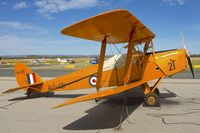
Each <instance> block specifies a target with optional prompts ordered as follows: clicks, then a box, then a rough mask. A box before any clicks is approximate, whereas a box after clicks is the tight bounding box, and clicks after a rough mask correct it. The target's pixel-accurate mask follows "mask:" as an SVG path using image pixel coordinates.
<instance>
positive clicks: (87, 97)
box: [53, 80, 145, 108]
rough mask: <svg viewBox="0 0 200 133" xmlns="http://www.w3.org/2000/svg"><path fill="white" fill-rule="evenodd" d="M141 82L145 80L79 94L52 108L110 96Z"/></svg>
mask: <svg viewBox="0 0 200 133" xmlns="http://www.w3.org/2000/svg"><path fill="white" fill-rule="evenodd" d="M143 83H145V81H142V80H140V81H136V82H134V83H131V84H128V85H123V86H118V87H116V88H112V89H108V90H104V91H101V92H96V93H93V94H88V95H84V96H80V97H77V98H73V99H70V100H67V101H65V102H64V103H62V104H59V105H57V106H55V107H53V108H59V107H62V106H65V105H69V104H74V103H78V102H83V101H87V100H91V99H95V98H102V97H106V96H110V95H115V94H118V93H121V92H124V91H127V90H129V89H132V88H134V87H136V86H139V85H141V84H143Z"/></svg>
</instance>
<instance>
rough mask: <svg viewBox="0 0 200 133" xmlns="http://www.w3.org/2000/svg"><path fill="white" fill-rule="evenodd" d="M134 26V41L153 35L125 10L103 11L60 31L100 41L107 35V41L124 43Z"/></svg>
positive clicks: (141, 40)
mask: <svg viewBox="0 0 200 133" xmlns="http://www.w3.org/2000/svg"><path fill="white" fill-rule="evenodd" d="M133 27H135V28H136V33H135V34H136V35H135V40H134V41H135V42H136V43H142V42H143V41H146V40H151V39H152V38H154V37H155V35H154V33H153V32H151V31H150V30H149V29H148V28H147V27H146V26H145V25H144V24H143V23H142V22H140V21H139V20H138V19H137V18H136V17H135V16H133V15H132V14H131V13H130V12H128V11H127V10H122V9H118V10H113V11H110V12H105V13H102V14H99V15H96V16H94V17H91V18H88V19H86V20H83V21H81V22H78V23H75V24H73V25H71V26H69V27H67V28H65V29H63V30H62V31H61V33H62V34H64V35H68V36H73V37H78V38H83V39H87V40H93V41H99V42H102V40H103V39H104V37H105V36H107V43H109V44H115V43H125V42H128V41H129V36H130V32H131V31H132V29H133Z"/></svg>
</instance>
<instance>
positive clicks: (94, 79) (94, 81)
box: [89, 75, 97, 86]
mask: <svg viewBox="0 0 200 133" xmlns="http://www.w3.org/2000/svg"><path fill="white" fill-rule="evenodd" d="M96 83H97V76H96V75H92V76H91V77H90V78H89V84H90V85H91V86H96Z"/></svg>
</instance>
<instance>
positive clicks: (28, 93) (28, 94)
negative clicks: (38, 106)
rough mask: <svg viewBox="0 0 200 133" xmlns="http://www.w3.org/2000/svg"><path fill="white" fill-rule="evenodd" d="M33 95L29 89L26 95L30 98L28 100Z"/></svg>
mask: <svg viewBox="0 0 200 133" xmlns="http://www.w3.org/2000/svg"><path fill="white" fill-rule="evenodd" d="M31 93H32V92H31V90H30V89H28V90H27V92H26V95H27V97H28V98H30V96H31Z"/></svg>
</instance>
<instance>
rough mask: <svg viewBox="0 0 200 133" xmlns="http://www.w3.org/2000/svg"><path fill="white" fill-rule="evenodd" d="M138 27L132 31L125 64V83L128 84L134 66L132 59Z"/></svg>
mask: <svg viewBox="0 0 200 133" xmlns="http://www.w3.org/2000/svg"><path fill="white" fill-rule="evenodd" d="M135 33H136V28H135V27H133V29H132V31H131V33H130V38H129V43H128V52H127V56H126V65H125V73H124V79H123V80H124V84H127V83H128V81H129V79H130V74H131V66H132V61H133V58H132V57H133V48H134V36H135V35H136V34H135Z"/></svg>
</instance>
